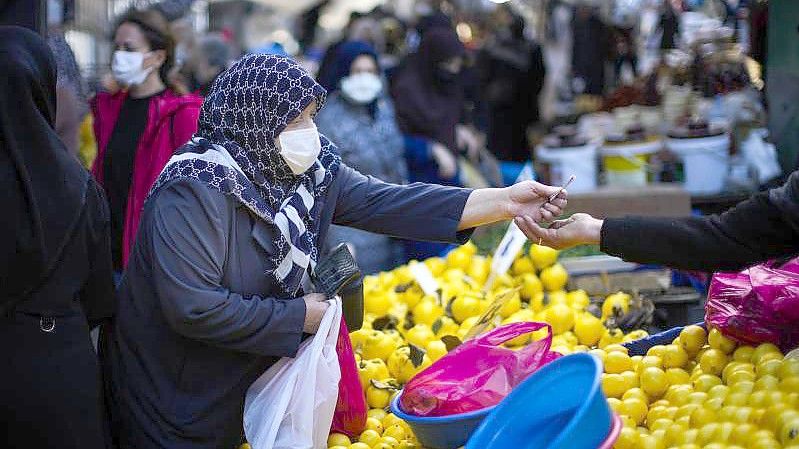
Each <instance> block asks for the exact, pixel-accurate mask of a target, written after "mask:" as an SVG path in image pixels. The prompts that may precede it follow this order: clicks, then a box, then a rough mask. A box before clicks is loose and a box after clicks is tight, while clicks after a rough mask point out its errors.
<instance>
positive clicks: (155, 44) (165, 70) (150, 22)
mask: <svg viewBox="0 0 799 449" xmlns="http://www.w3.org/2000/svg"><path fill="white" fill-rule="evenodd" d="M123 23H132V24H134V25H136V26H138V27H139V28H140V29H141V31H142V34H144V38H145V39H147V42H148V43H149V44H150V49H151V50H163V51H164V53H166V59H165V60H164V64H163V65H161V68H160V69H159V70H158V75H159V76H160V77H161V80H162V81H163V82H164V83H167V82H168V80H169V77H168V75H169V71H170V70H172V67H173V66H174V65H175V39H174V38H173V37H172V33H170V31H169V23H167V21H166V19H164V16H163V15H161V14H160V13H159V12H157V11H153V10H136V9H131V10H129V11H128V12H126V13H125V14H123V15H122V17H120V18H119V20H118V21H117V23H116V26H114V34H116V32H117V30H118V29H119V27H120V26H121V25H122V24H123Z"/></svg>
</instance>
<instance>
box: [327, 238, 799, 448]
mask: <svg viewBox="0 0 799 449" xmlns="http://www.w3.org/2000/svg"><path fill="white" fill-rule="evenodd" d="M499 257H501V256H499ZM512 260H513V261H512V264H511V267H510V269H509V270H508V272H507V273H501V274H497V273H492V265H494V266H496V265H495V264H492V262H493V260H492V257H491V256H486V255H482V254H480V253H479V251H478V249H477V247H476V246H475V245H473V244H472V243H468V244H466V245H464V246H463V247H460V248H457V249H455V250H453V251H451V252H450V253H449V254H448V255H447V256H446V257H444V258H432V259H428V260H425V261H422V262H411V264H409V265H403V266H400V267H398V268H396V269H395V270H392V271H390V272H385V273H380V274H379V275H376V276H369V277H367V278H366V279H365V281H364V291H365V312H366V317H365V321H364V326H363V328H362V329H360V330H357V331H354V332H352V333H351V334H350V338H351V341H352V346H353V348H354V351H355V354H356V360H357V366H358V375H359V379H360V382H361V386H362V387H363V390H364V394H365V399H366V403H367V404H368V408H369V410H368V411H367V412H366V415H365V416H366V420H365V422H364V423H363V429H362V430H361V431H360V432H356V433H354V434H350V435H347V434H345V433H341V432H337V433H332V434H331V435H330V438H329V442H328V444H329V447H330V448H335V449H341V448H353V449H367V448H380V449H388V448H421V447H428V448H432V449H446V448H451V449H455V448H457V447H460V446H462V445H465V447H466V448H507V447H531V448H532V447H546V448H555V447H558V448H561V447H562V448H567V447H568V448H596V447H603V448H604V447H607V448H610V447H615V448H667V447H685V448H688V447H691V448H693V447H710V448H720V447H726V448H739V447H740V448H788V447H795V444H796V442H797V430H798V429H797V426H799V421H797V419H799V412H798V411H797V406H799V358H795V357H790V356H789V357H785V354H784V353H783V352H782V351H783V350H787V349H788V348H786V347H782V348H780V347H778V346H776V345H775V344H772V343H756V342H752V341H749V342H746V341H745V340H742V339H741V335H738V336H736V337H735V338H733V337H732V336H729V335H728V334H726V333H727V332H730V331H732V329H733V328H734V327H735V326H729V327H725V326H716V327H714V325H718V324H719V321H718V320H716V321H712V322H710V326H706V325H705V324H704V323H701V324H699V325H689V326H686V327H676V328H672V329H670V330H669V331H667V332H663V333H659V334H654V335H652V336H650V335H649V333H648V331H647V330H648V329H652V327H651V324H652V318H653V316H652V315H653V311H654V304H653V296H652V295H649V294H646V293H642V292H646V291H647V290H646V289H645V288H644V289H642V290H638V287H645V286H646V284H647V283H650V284H651V283H652V282H655V283H656V282H657V281H652V279H649V280H647V279H637V281H636V280H630V279H627V280H621V281H620V280H618V279H617V280H616V281H614V282H615V284H614V287H615V286H619V285H627V286H630V285H633V283H634V282H639V285H637V286H636V291H630V292H624V291H618V292H614V293H611V294H609V295H598V296H597V295H593V294H589V293H588V292H587V291H586V290H581V289H580V290H577V289H575V290H570V289H569V286H570V285H575V282H574V281H573V280H571V281H570V278H569V273H568V272H567V270H566V269H565V268H564V266H569V267H570V269H571V270H572V271H573V272H574V273H579V275H578V276H577V279H579V278H580V277H581V276H585V275H586V274H590V273H591V272H592V269H591V266H592V265H596V264H597V263H599V262H597V261H596V260H594V261H586V260H585V258H582V259H579V258H578V259H569V258H566V259H559V254H558V252H557V251H555V250H552V249H550V248H547V247H543V246H538V245H532V246H531V247H530V248H529V250H523V251H519V253H518V254H517V255H515V257H512ZM600 264H604V265H603V267H604V269H605V270H607V271H610V272H614V271H615V272H617V273H630V272H629V269H630V268H631V267H630V266H629V265H630V264H619V263H615V265H614V264H613V263H609V262H608V261H604V262H601V263H600ZM494 276H496V278H495V280H493V281H492V282H491V286H490V287H489V288H486V282H487V281H488V280H489V278H491V277H494ZM650 277H651V276H650ZM633 278H634V277H633ZM581 282H582V283H581V284H580V285H581V286H584V287H586V288H588V289H592V287H591V283H590V280H585V279H583V281H581ZM620 282H621V284H620ZM606 285H607V283H606ZM709 313H710V312H709ZM712 316H713V317H715V318H718V315H712ZM534 323H541V324H540V325H537V324H534ZM684 324H689V322H686V323H684ZM736 338H737V339H736ZM575 354H582V356H575ZM586 354H588V355H590V356H591V357H588V359H589V360H583V359H582V357H584V356H585V355H586ZM555 360H556V361H557V362H555ZM591 360H593V361H595V362H596V363H597V365H596V366H597V372H596V373H594V372H593V368H592V363H594V362H592V361H591ZM487 361H490V363H488V362H487ZM520 361H523V363H521V364H519V363H518V362H520ZM550 365H551V366H550ZM591 385H596V386H598V388H599V389H598V390H592V389H591ZM570 391H575V392H578V393H574V394H575V395H578V397H579V400H577V399H570V398H572V396H573V395H571V394H570V393H569V392H570ZM595 394H598V395H599V399H597V400H596V401H598V403H599V404H601V406H597V405H596V403H595V402H596V401H594V400H593V399H591V398H593V397H594V396H593V395H595ZM572 400H574V401H575V402H574V403H573V404H572V403H571V402H570V401H572ZM558 404H560V405H558ZM526 407H529V408H526ZM555 409H556V410H557V411H553V410H555ZM586 414H587V416H590V417H591V418H590V419H587V418H586V417H585V416H584V415H586ZM617 421H618V422H617ZM577 429H579V431H578V430H577ZM520 442H524V445H517V444H522V443H520Z"/></svg>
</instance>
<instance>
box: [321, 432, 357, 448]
mask: <svg viewBox="0 0 799 449" xmlns="http://www.w3.org/2000/svg"><path fill="white" fill-rule="evenodd" d="M350 444H352V441H350V437H348V436H347V435H344V434H343V433H331V434H330V435H329V436H328V437H327V447H333V446H344V447H350Z"/></svg>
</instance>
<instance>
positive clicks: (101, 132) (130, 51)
mask: <svg viewBox="0 0 799 449" xmlns="http://www.w3.org/2000/svg"><path fill="white" fill-rule="evenodd" d="M114 46H115V48H116V51H115V52H114V56H113V62H112V66H111V68H112V71H113V75H114V80H115V84H117V85H119V86H121V87H122V89H119V90H117V91H116V92H103V93H100V94H98V95H97V96H96V97H95V98H94V99H93V101H92V112H93V114H94V134H95V138H96V139H97V149H98V153H97V159H96V160H95V162H94V166H93V167H92V173H93V174H94V176H95V178H96V179H97V180H98V181H99V182H100V184H101V185H102V186H103V187H104V188H105V191H106V194H107V196H108V201H109V204H110V207H111V240H112V241H111V243H112V249H113V257H114V269H115V270H116V271H117V272H119V271H122V269H123V268H124V267H125V265H127V260H128V255H129V253H130V250H131V248H132V246H133V242H134V241H135V238H136V231H137V230H138V227H139V219H140V216H141V211H142V208H143V207H144V200H145V198H146V197H147V194H148V192H149V190H150V187H151V186H152V184H153V182H154V181H155V179H156V178H157V177H158V175H159V174H160V173H161V170H162V169H163V168H164V165H165V164H166V162H167V161H168V160H169V158H170V157H171V156H172V153H174V151H175V150H176V149H177V148H179V147H180V146H182V145H183V144H184V143H186V142H187V141H188V140H189V138H190V137H191V136H192V135H193V134H194V132H195V131H196V130H197V117H198V115H199V111H200V106H201V105H202V98H201V97H199V96H196V95H179V94H177V93H176V92H175V91H174V90H173V89H170V88H169V87H167V85H166V83H165V81H166V80H167V76H166V74H167V73H168V72H169V69H170V68H171V67H172V65H173V62H174V55H175V45H174V41H173V40H172V38H171V37H170V35H169V32H168V31H167V23H166V21H165V20H164V19H163V17H161V16H160V15H159V14H158V13H156V12H154V11H133V12H130V13H128V14H126V15H125V16H123V17H122V18H121V20H120V21H119V22H118V24H117V27H116V31H115V33H114Z"/></svg>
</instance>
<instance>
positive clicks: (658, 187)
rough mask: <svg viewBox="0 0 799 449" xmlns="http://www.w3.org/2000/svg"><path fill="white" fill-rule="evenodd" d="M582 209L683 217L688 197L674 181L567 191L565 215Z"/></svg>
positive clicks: (687, 211) (610, 214)
mask: <svg viewBox="0 0 799 449" xmlns="http://www.w3.org/2000/svg"><path fill="white" fill-rule="evenodd" d="M577 212H585V213H588V214H591V215H593V216H594V217H596V218H614V217H623V216H625V215H642V216H649V217H683V216H687V215H690V214H691V196H690V195H689V194H688V192H687V191H685V190H684V189H683V188H682V187H681V186H679V185H675V184H652V185H647V186H644V187H636V188H630V187H626V188H623V187H608V186H603V187H600V188H598V189H597V190H596V191H594V192H586V193H575V194H569V204H568V206H567V207H566V213H567V214H574V213H577Z"/></svg>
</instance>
